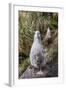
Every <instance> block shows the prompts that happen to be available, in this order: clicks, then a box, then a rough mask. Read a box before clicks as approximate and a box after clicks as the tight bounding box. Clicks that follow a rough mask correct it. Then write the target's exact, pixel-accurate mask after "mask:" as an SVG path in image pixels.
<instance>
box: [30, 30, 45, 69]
mask: <svg viewBox="0 0 66 90" xmlns="http://www.w3.org/2000/svg"><path fill="white" fill-rule="evenodd" d="M30 64H31V65H32V66H33V67H35V68H41V67H42V66H44V65H45V64H46V61H45V58H44V49H43V46H42V43H41V35H40V32H39V31H35V34H34V40H33V44H32V47H31V50H30Z"/></svg>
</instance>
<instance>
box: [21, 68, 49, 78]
mask: <svg viewBox="0 0 66 90" xmlns="http://www.w3.org/2000/svg"><path fill="white" fill-rule="evenodd" d="M47 73H48V70H47V69H45V70H43V71H39V70H38V69H37V68H34V67H32V68H30V66H28V68H27V69H26V71H25V72H24V73H23V74H22V75H21V77H20V79H22V78H27V79H28V78H40V77H45V76H46V75H47Z"/></svg>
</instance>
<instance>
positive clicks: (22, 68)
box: [19, 58, 30, 77]
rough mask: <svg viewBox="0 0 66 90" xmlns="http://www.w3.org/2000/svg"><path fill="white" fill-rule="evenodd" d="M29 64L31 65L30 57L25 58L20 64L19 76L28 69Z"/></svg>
mask: <svg viewBox="0 0 66 90" xmlns="http://www.w3.org/2000/svg"><path fill="white" fill-rule="evenodd" d="M29 65H30V61H29V58H27V59H25V60H23V62H22V63H21V64H19V77H20V76H21V75H22V74H23V72H24V71H25V70H26V69H27V67H28V66H29Z"/></svg>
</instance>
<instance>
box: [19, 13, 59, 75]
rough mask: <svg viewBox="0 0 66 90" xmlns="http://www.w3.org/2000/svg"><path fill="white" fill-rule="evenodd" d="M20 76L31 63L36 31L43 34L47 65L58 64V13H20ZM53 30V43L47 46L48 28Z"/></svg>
mask: <svg viewBox="0 0 66 90" xmlns="http://www.w3.org/2000/svg"><path fill="white" fill-rule="evenodd" d="M18 21H19V25H18V26H19V76H20V73H23V72H24V71H25V70H26V68H27V66H28V65H29V64H30V62H29V53H30V49H31V45H32V43H33V36H34V32H35V31H36V30H39V31H40V33H41V40H42V44H43V47H44V49H45V58H46V61H47V63H49V62H51V61H52V62H53V63H55V62H56V63H58V13H51V12H34V11H33V12H32V11H19V18H18ZM48 27H49V28H50V30H51V42H50V43H49V44H47V42H48V41H47V40H45V36H46V33H47V28H48Z"/></svg>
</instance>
